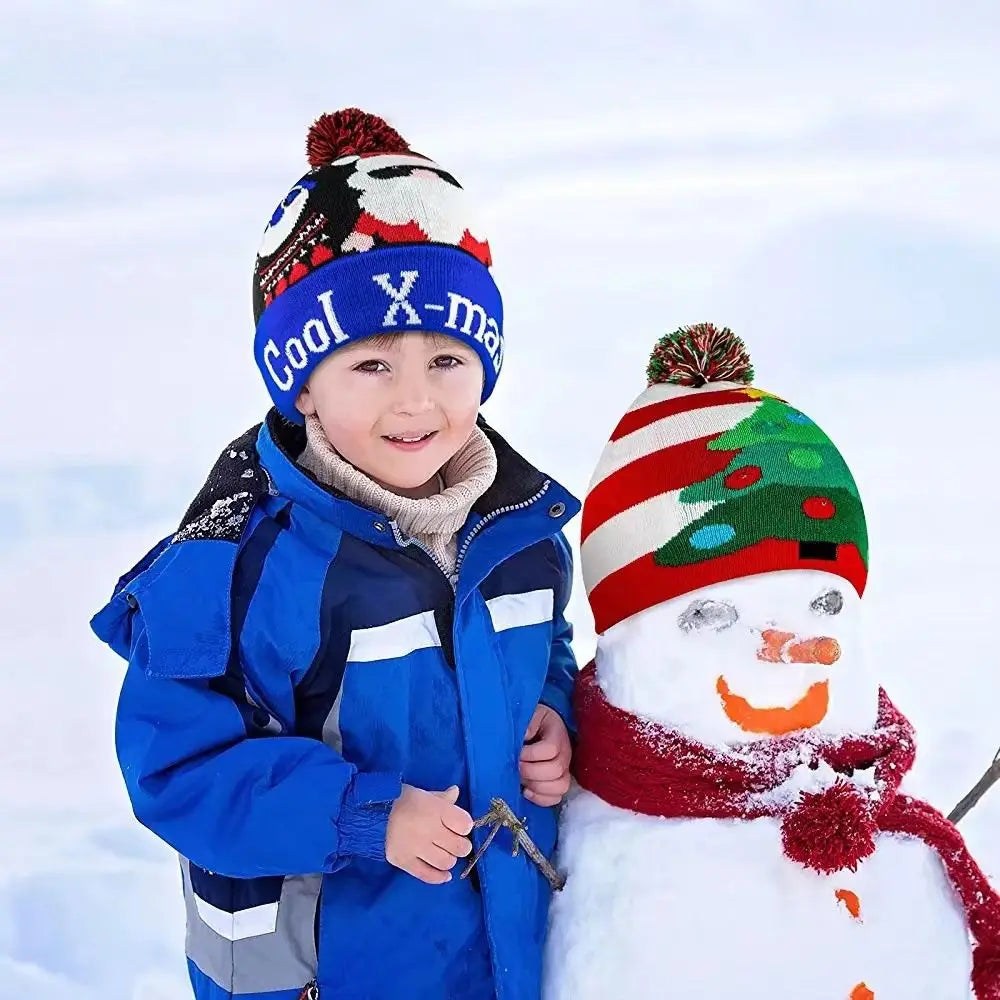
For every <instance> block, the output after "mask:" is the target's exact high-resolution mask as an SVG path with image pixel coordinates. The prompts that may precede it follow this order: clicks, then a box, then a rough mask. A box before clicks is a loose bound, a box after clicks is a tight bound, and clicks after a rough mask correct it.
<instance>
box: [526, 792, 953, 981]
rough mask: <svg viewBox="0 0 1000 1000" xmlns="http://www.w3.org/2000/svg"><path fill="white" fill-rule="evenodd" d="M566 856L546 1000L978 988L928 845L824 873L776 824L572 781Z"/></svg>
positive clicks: (886, 841)
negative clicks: (602, 793)
mask: <svg viewBox="0 0 1000 1000" xmlns="http://www.w3.org/2000/svg"><path fill="white" fill-rule="evenodd" d="M560 865H561V868H562V869H563V871H564V872H565V873H566V875H567V876H568V879H567V884H566V888H565V889H564V890H563V891H562V892H561V893H559V894H558V895H557V896H556V897H555V899H554V901H553V909H552V922H551V930H550V934H549V940H548V946H547V952H546V967H545V989H544V997H545V1000H606V998H608V997H628V998H629V1000H669V998H678V1000H682V998H683V1000H687V998H692V1000H693V998H698V1000H701V998H705V1000H708V998H713V1000H715V998H719V1000H724V998H732V1000H871V998H872V997H874V998H875V1000H968V998H969V997H970V995H971V994H970V988H969V976H970V966H971V957H970V956H971V951H970V947H969V939H968V933H967V931H966V927H965V918H964V915H963V914H962V913H961V912H960V910H959V909H958V907H956V905H955V903H954V901H953V899H952V891H951V888H950V886H949V884H948V881H947V878H946V876H945V873H944V869H943V867H942V865H941V861H940V859H939V858H938V856H937V855H936V854H935V852H934V851H933V850H932V849H931V848H930V847H928V846H927V845H926V844H925V843H924V842H923V841H920V840H916V839H912V838H901V837H895V836H891V835H887V834H882V835H880V836H879V838H878V839H877V841H876V850H875V853H874V854H873V855H872V856H871V857H870V858H868V859H866V860H865V861H863V862H862V863H861V864H860V866H859V867H858V870H857V871H856V872H851V871H844V872H840V873H837V874H833V875H822V874H819V873H817V872H813V871H810V870H808V869H806V868H804V867H802V866H801V865H798V864H796V863H795V862H793V861H790V860H789V859H788V858H787V857H786V856H785V855H784V853H783V852H782V846H781V833H780V827H779V823H778V821H777V820H775V819H772V818H768V817H765V818H762V819H756V820H749V821H746V820H715V819H664V818H659V817H652V816H639V815H636V814H635V813H631V812H628V811H626V810H623V809H617V808H615V807H614V806H610V805H608V804H607V803H605V802H603V801H601V800H600V799H599V798H597V797H596V796H595V795H592V794H590V793H589V792H586V791H583V790H579V791H577V792H576V793H575V794H574V796H573V798H572V800H571V801H570V802H569V803H568V805H567V806H566V808H565V812H564V815H563V820H562V828H561V848H560ZM855 913H856V914H857V915H855ZM865 990H868V991H870V992H867V993H866V992H864V991H865Z"/></svg>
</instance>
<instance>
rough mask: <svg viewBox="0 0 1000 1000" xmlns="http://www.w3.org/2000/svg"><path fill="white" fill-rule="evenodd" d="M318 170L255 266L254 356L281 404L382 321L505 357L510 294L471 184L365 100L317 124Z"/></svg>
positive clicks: (311, 150) (290, 409)
mask: <svg viewBox="0 0 1000 1000" xmlns="http://www.w3.org/2000/svg"><path fill="white" fill-rule="evenodd" d="M306 152H307V155H308V159H309V164H310V166H311V168H312V169H311V170H310V171H309V172H308V173H307V174H306V175H305V176H304V177H302V178H301V179H300V180H298V181H297V182H296V183H295V184H294V186H293V187H292V189H291V191H289V192H288V194H287V195H286V196H285V197H284V198H283V199H282V201H281V203H280V204H279V205H278V207H277V208H276V209H275V210H274V214H273V215H272V216H271V221H270V222H269V223H268V224H267V228H266V229H265V231H264V238H263V241H262V243H261V246H260V250H259V252H258V254H257V261H256V264H255V266H254V274H253V314H254V322H255V323H256V326H257V330H256V336H255V338H254V356H255V358H256V360H257V366H258V367H259V368H260V371H261V374H262V375H263V376H264V382H265V383H266V384H267V388H268V392H269V393H270V394H271V398H272V399H273V400H274V404H275V406H276V407H277V408H278V410H280V411H281V413H282V414H284V415H285V416H286V417H288V418H289V419H291V420H295V421H298V422H301V421H302V417H301V415H300V414H299V412H298V411H297V410H296V409H295V400H296V399H297V398H298V395H299V393H300V392H301V391H302V388H303V386H304V385H305V384H306V380H307V379H308V378H309V375H310V373H311V372H312V370H313V369H314V368H315V367H316V365H318V364H319V363H320V362H321V361H322V360H323V359H324V358H325V357H326V356H327V355H328V354H329V353H330V352H331V351H333V350H336V348H338V347H340V346H342V345H343V344H346V343H349V342H351V341H355V340H358V339H360V338H362V337H369V336H372V335H373V334H380V333H403V332H414V331H417V332H428V333H444V334H450V335H451V336H454V337H457V338H458V339H459V340H461V341H463V342H464V343H466V344H467V345H468V346H469V347H471V348H473V349H474V350H475V351H476V352H477V353H478V355H479V357H480V359H481V360H482V363H483V371H484V373H485V380H484V384H483V396H482V398H483V401H485V400H486V399H487V398H488V397H489V395H490V393H492V391H493V387H494V385H495V384H496V379H497V375H498V374H499V372H500V367H501V365H502V363H503V306H502V303H501V299H500V292H499V289H498V288H497V286H496V284H495V282H494V281H493V277H492V275H491V274H490V271H489V268H490V265H491V263H492V260H491V258H490V248H489V244H488V243H487V242H486V240H485V238H484V237H483V235H482V233H481V232H480V231H479V229H478V228H477V227H476V226H475V223H473V222H472V221H471V220H470V215H469V209H468V207H467V205H466V200H465V192H464V191H463V190H462V188H461V186H460V185H459V183H458V181H456V180H455V178H454V177H453V176H452V175H451V174H449V173H448V172H447V171H446V170H444V169H442V168H441V167H439V166H438V165H437V164H436V163H434V162H433V161H432V160H429V159H427V157H425V156H422V155H420V154H419V153H415V152H413V150H411V149H410V147H409V145H408V144H407V143H406V141H405V140H404V139H403V138H402V136H400V135H399V133H398V132H396V131H395V130H394V129H393V128H391V127H390V126H389V125H388V124H387V123H386V122H385V121H383V119H381V118H378V117H376V116H375V115H370V114H366V113H365V112H363V111H360V110H359V109H357V108H347V109H345V110H342V111H337V112H335V113H334V114H328V115H323V116H322V117H320V118H319V119H317V121H316V122H315V123H314V124H313V125H312V127H311V128H310V129H309V134H308V137H307V140H306Z"/></svg>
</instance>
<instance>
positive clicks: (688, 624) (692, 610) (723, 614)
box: [677, 601, 740, 632]
mask: <svg viewBox="0 0 1000 1000" xmlns="http://www.w3.org/2000/svg"><path fill="white" fill-rule="evenodd" d="M739 617H740V616H739V612H738V611H737V610H736V608H734V607H733V605H732V604H727V603H726V602H725V601H694V602H693V603H692V604H690V605H689V606H688V608H687V609H686V610H685V611H684V613H683V614H682V615H681V616H680V618H678V619H677V625H678V627H679V628H680V629H681V631H683V632H690V631H692V630H694V629H698V630H703V629H710V630H712V631H714V632H721V631H722V630H723V629H726V628H729V626H730V625H735V624H736V622H737V621H738V620H739Z"/></svg>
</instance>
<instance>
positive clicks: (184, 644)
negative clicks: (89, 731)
mask: <svg viewBox="0 0 1000 1000" xmlns="http://www.w3.org/2000/svg"><path fill="white" fill-rule="evenodd" d="M199 544H214V543H184V544H183V545H181V546H179V547H175V548H180V549H185V548H187V547H188V546H192V545H199ZM188 551H190V549H188ZM183 561H184V560H183V559H181V560H178V562H181V563H182V562H183ZM189 569H192V570H193V567H189ZM183 570H184V567H183V565H179V566H174V567H172V568H171V570H170V571H169V573H160V574H158V576H157V578H156V582H155V583H154V585H153V586H151V587H148V588H146V591H145V592H144V593H141V594H140V596H139V597H138V600H136V599H135V598H134V597H133V596H132V595H131V594H129V595H122V594H119V595H116V598H115V599H114V600H113V602H112V603H113V604H114V602H115V601H119V600H121V599H123V597H127V598H128V603H129V605H130V606H131V607H130V611H129V612H128V613H127V619H128V631H127V638H128V645H127V648H123V647H122V643H121V642H120V641H119V642H118V643H117V648H118V649H119V651H120V652H122V653H123V655H127V657H128V661H129V662H128V669H127V671H126V675H125V680H124V684H123V686H122V691H121V696H120V699H119V703H118V713H117V720H116V731H115V743H116V749H117V753H118V760H119V763H120V765H121V769H122V773H123V775H124V778H125V784H126V786H127V789H128V794H129V797H130V799H131V802H132V807H133V810H134V812H135V815H136V818H137V819H138V820H139V821H140V822H141V823H142V824H143V825H144V826H146V827H148V828H149V829H150V830H151V831H153V832H154V833H155V834H157V836H159V837H160V838H161V839H163V840H165V841H166V842H167V843H168V844H170V845H171V846H172V847H173V848H175V849H176V850H177V851H179V852H180V853H181V854H182V855H184V856H185V857H187V858H189V859H190V860H192V861H193V862H194V863H195V864H197V865H199V866H201V867H203V868H205V869H207V870H209V871H212V872H216V873H219V874H223V875H228V876H231V877H234V878H253V877H257V876H264V875H296V874H314V873H318V872H332V871H336V870H337V869H339V868H341V867H343V866H344V865H345V864H347V863H348V862H349V861H350V859H351V858H352V857H364V858H372V859H384V857H385V834H386V825H387V823H388V817H389V811H390V809H391V807H392V803H393V802H394V800H395V799H396V798H397V797H398V796H399V793H400V787H401V785H400V781H401V779H400V775H398V774H389V773H361V772H359V771H358V770H357V768H356V767H354V766H353V765H352V764H350V763H348V762H347V761H345V760H344V758H343V757H341V756H340V755H339V754H338V753H337V752H336V751H334V750H333V749H332V748H330V747H329V746H327V745H326V744H324V743H322V742H320V741H319V740H314V739H309V738H305V737H298V736H294V735H283V732H284V731H286V725H284V724H282V723H281V722H279V721H278V720H277V719H276V718H275V717H274V716H272V715H271V714H270V712H268V711H267V710H266V709H265V708H263V707H261V706H262V705H263V704H264V701H263V699H262V700H260V701H259V702H258V701H256V699H253V700H251V699H244V698H243V697H237V696H236V692H235V686H234V685H232V684H227V683H226V681H227V680H229V681H231V680H232V677H231V676H230V675H231V673H232V670H233V659H232V657H231V656H230V655H229V652H228V647H229V640H228V636H227V639H226V642H225V643H221V642H219V641H217V639H218V629H219V628H221V627H226V628H227V629H228V624H229V623H228V610H229V609H228V605H226V607H225V609H224V610H225V611H226V612H227V613H226V614H225V615H224V616H223V615H220V614H219V613H218V610H217V609H216V610H213V609H212V607H211V604H212V597H211V595H212V593H214V592H216V591H217V590H218V587H217V586H216V587H215V588H211V589H210V590H207V591H206V592H205V593H204V594H202V595H201V599H199V592H198V589H197V587H196V585H195V584H196V581H198V580H199V579H200V578H199V577H198V576H197V575H196V574H195V573H194V572H187V573H184V572H183ZM169 577H173V578H174V580H175V581H177V583H176V584H175V585H174V587H173V591H174V593H173V594H172V595H171V594H170V593H169V589H170V588H169V585H168V584H165V583H164V581H165V580H167V579H169ZM217 583H218V581H216V584H217ZM165 588H166V590H167V592H166V593H165ZM137 589H139V590H141V589H142V587H140V588H137ZM178 598H180V599H181V601H182V604H181V608H182V610H183V612H184V613H182V614H178V610H179V609H178V607H177V599H178ZM171 602H173V604H174V606H173V607H169V605H170V603H171ZM216 603H218V601H216ZM166 612H169V613H166ZM102 614H104V613H102ZM223 619H225V620H223ZM95 621H96V620H95ZM112 645H116V644H115V643H112ZM223 648H224V649H225V653H224V655H223V654H222V653H220V650H222V649H223ZM213 650H215V652H213ZM240 659H241V660H242V658H240ZM239 670H240V671H241V676H240V678H239V680H240V684H239V687H240V695H242V693H243V690H251V689H253V690H255V691H260V690H262V689H263V688H262V687H259V686H257V685H256V684H255V679H254V677H253V676H252V675H251V673H250V670H251V665H250V664H248V663H242V662H241V663H240V664H239ZM242 673H245V674H246V677H245V681H246V688H243V683H242V682H243V680H244V678H243V676H242ZM288 683H289V684H291V680H290V679H289V681H288Z"/></svg>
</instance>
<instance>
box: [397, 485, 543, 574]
mask: <svg viewBox="0 0 1000 1000" xmlns="http://www.w3.org/2000/svg"><path fill="white" fill-rule="evenodd" d="M551 485H552V480H551V479H546V480H545V482H544V483H543V484H542V487H541V489H540V490H539V491H538V492H537V493H536V494H535V495H534V496H531V497H528V499H527V500H522V501H521V502H520V503H513V504H508V505H507V506H506V507H498V508H497V509H496V510H492V511H490V513H489V514H487V515H486V517H484V518H483V519H482V520H481V521H480V522H479V523H478V524H477V525H476V526H475V527H474V528H473V529H472V531H470V532H469V534H468V537H467V538H466V539H465V541H464V542H463V543H462V548H461V550H460V551H459V553H458V556H457V557H456V559H455V570H454V572H452V573H449V572H448V570H447V568H446V567H445V566H444V565H443V564H442V563H441V560H440V559H438V557H437V556H436V555H434V553H433V552H431V550H430V549H429V548H427V546H426V545H424V544H423V543H422V542H420V541H418V540H417V539H416V538H410V537H404V535H403V533H402V532H401V531H400V530H399V525H398V524H396V522H395V521H390V522H389V525H390V527H391V528H392V535H393V537H394V538H395V539H396V542H397V544H398V545H401V546H407V545H412V546H414V548H418V549H420V551H421V552H424V553H426V555H427V556H428V558H429V559H430V560H431V562H432V563H434V565H435V566H437V568H438V569H439V570H441V573H442V575H443V576H444V577H445V579H447V581H448V583H449V584H450V585H451V589H452V591H455V590H456V589H457V588H458V571H459V570H460V569H461V568H462V561H463V560H464V559H465V554H466V553H467V552H468V551H469V546H470V545H471V544H472V540H473V539H474V538H475V537H476V535H478V534H479V532H480V531H482V530H483V528H485V527H486V525H488V524H489V523H490V522H491V521H493V520H494V519H495V518H498V517H499V516H500V515H501V514H509V513H511V512H512V511H515V510H523V509H524V508H525V507H530V506H531V505H532V504H533V503H535V502H536V501H537V500H540V499H541V498H542V497H543V496H545V494H546V493H547V492H548V489H549V487H550V486H551Z"/></svg>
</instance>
